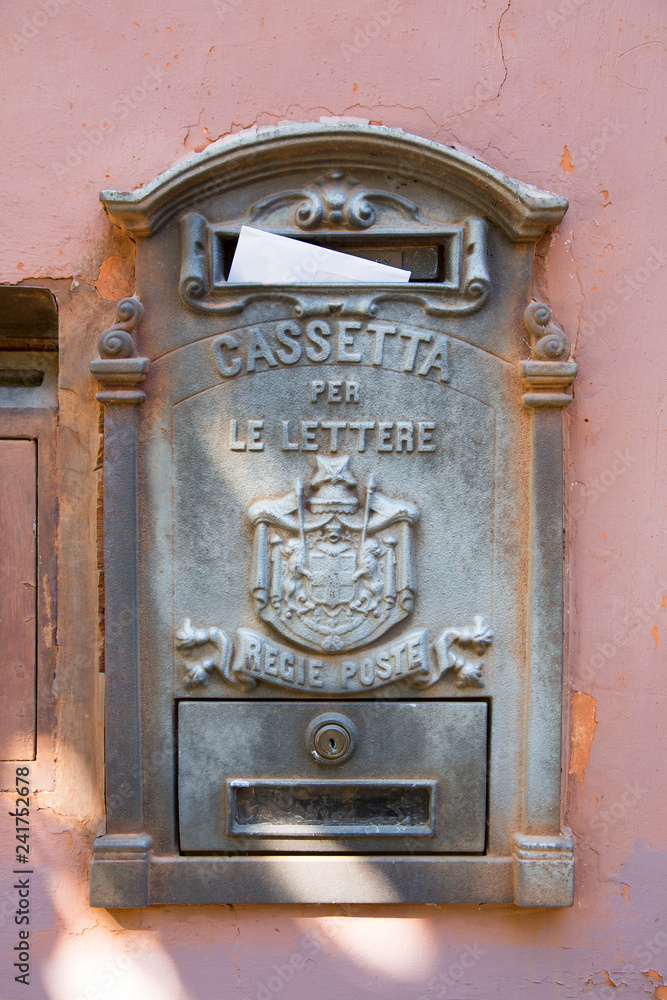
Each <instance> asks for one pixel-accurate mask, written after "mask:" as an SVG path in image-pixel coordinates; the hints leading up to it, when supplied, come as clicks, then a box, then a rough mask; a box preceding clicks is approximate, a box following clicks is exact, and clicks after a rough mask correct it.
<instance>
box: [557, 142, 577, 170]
mask: <svg viewBox="0 0 667 1000" xmlns="http://www.w3.org/2000/svg"><path fill="white" fill-rule="evenodd" d="M560 165H561V167H562V168H563V170H564V171H565V173H566V174H573V173H574V163H573V162H572V157H571V156H570V150H569V149H568V148H567V146H563V157H562V159H561V161H560Z"/></svg>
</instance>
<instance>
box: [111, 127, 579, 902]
mask: <svg viewBox="0 0 667 1000" xmlns="http://www.w3.org/2000/svg"><path fill="white" fill-rule="evenodd" d="M101 197H102V203H103V205H104V208H105V210H106V212H107V213H108V215H109V217H110V218H111V220H112V221H113V222H114V223H115V224H116V225H118V226H120V227H121V228H122V229H123V230H124V232H125V233H126V234H127V235H128V236H130V237H131V238H132V239H134V240H135V241H136V256H137V261H136V264H137V270H136V273H137V294H136V295H135V296H133V297H131V298H128V299H124V300H122V301H121V302H120V303H119V305H118V319H117V321H116V322H115V323H114V324H113V325H112V326H111V327H110V328H109V329H107V330H105V331H103V332H102V333H101V335H100V338H99V342H98V352H97V356H96V357H95V358H93V359H92V361H91V371H92V374H93V376H94V378H95V379H96V381H97V384H98V390H99V391H98V393H97V399H98V400H99V402H100V404H101V406H102V407H103V409H104V449H103V454H104V470H103V473H104V474H103V481H104V498H103V502H104V602H105V608H104V612H105V628H104V633H105V669H106V688H105V690H106V708H105V727H106V749H105V761H106V832H105V833H104V834H103V835H102V836H100V837H99V838H98V839H97V841H96V843H95V848H94V856H93V861H92V866H91V901H92V902H93V904H94V905H98V906H114V907H117V906H118V907H127V906H145V905H148V904H150V903H155V904H167V903H169V904H172V903H179V902H180V903H235V902H240V903H252V902H339V903H346V902H382V901H387V902H389V901H390V902H398V901H402V902H406V903H408V902H415V903H417V902H442V903H444V902H447V901H448V900H457V901H468V902H473V901H475V902H503V901H505V902H506V901H510V900H512V901H514V902H515V903H517V904H518V905H522V906H566V905H571V903H572V898H573V896H572V885H573V881H572V879H573V862H572V840H571V837H570V835H569V832H568V831H566V830H562V829H561V824H560V814H561V809H560V806H561V798H560V797H561V742H560V740H561V698H562V621H563V591H562V554H563V548H562V546H563V517H562V508H563V492H562V420H563V411H564V408H565V407H566V406H567V404H568V403H569V401H570V398H571V397H570V396H569V394H568V392H567V391H566V389H567V387H568V386H569V385H570V383H571V382H572V381H573V379H574V377H575V374H576V365H575V364H574V362H573V361H572V359H571V357H570V343H569V340H568V338H567V335H566V334H565V332H564V331H563V330H562V329H561V328H560V326H559V325H558V324H557V322H556V319H555V317H554V316H553V315H552V312H551V309H550V308H549V306H548V305H547V304H546V303H543V302H538V301H535V300H533V299H532V297H531V288H532V268H533V252H534V244H535V242H536V241H537V240H538V239H540V238H541V237H542V236H543V234H544V233H545V232H546V231H547V230H548V229H549V228H550V227H552V226H555V225H557V224H558V223H559V221H560V219H561V218H562V216H563V214H564V212H565V210H566V208H567V202H566V201H565V199H563V198H560V197H558V196H556V195H551V194H549V193H547V192H542V191H538V190H537V189H536V188H534V187H532V186H530V185H524V184H522V183H520V182H519V181H513V180H511V179H508V178H506V177H504V176H503V175H501V174H499V173H497V172H496V171H494V170H493V169H492V168H490V167H488V166H486V165H485V164H482V163H480V162H479V161H477V160H474V159H472V158H471V157H468V156H465V155H463V154H462V153H459V152H458V151H456V150H454V149H451V148H447V147H442V146H438V145H437V144H435V143H432V142H429V141H427V140H425V139H420V138H417V137H415V136H408V135H405V134H404V133H402V132H400V131H394V130H391V129H384V128H381V127H376V126H365V125H361V124H349V123H348V124H344V123H341V124H337V123H334V124H332V123H328V124H327V123H323V124H317V125H293V126H289V127H281V128H277V129H269V130H259V131H258V132H256V133H252V134H241V135H240V136H237V137H234V138H233V139H230V140H228V141H225V142H224V143H221V144H220V145H219V146H215V147H214V146H211V147H209V148H208V149H207V150H206V151H205V152H204V153H203V154H201V155H197V156H195V157H194V158H193V159H191V160H188V161H185V162H184V163H182V164H179V165H178V166H177V167H175V168H174V169H172V170H170V171H168V172H167V173H166V174H165V175H163V176H162V177H160V178H157V180H155V181H154V182H152V183H151V184H150V185H148V186H147V187H146V188H144V189H141V190H139V191H135V192H130V193H128V192H123V191H105V192H103V193H102V196H101ZM253 248H254V249H253ZM281 254H283V255H284V258H283V257H281ZM271 255H273V256H271ZM288 262H289V265H288ZM351 871H355V872H357V875H358V876H359V877H354V878H351V877H349V872H351ZM345 873H348V874H345Z"/></svg>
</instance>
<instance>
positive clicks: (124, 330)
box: [97, 297, 144, 358]
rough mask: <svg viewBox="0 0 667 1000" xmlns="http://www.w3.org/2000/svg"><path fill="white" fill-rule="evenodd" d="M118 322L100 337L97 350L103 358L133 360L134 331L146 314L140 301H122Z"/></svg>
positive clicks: (119, 305) (118, 309) (130, 299)
mask: <svg viewBox="0 0 667 1000" xmlns="http://www.w3.org/2000/svg"><path fill="white" fill-rule="evenodd" d="M116 312H117V315H118V320H117V322H116V323H114V325H113V326H110V327H109V329H108V330H105V331H104V333H102V334H101V335H100V338H99V340H98V341H97V348H98V350H99V352H100V357H101V358H131V357H133V356H134V340H133V338H132V331H133V330H134V329H135V328H136V326H137V325H138V323H139V321H140V320H141V317H142V316H143V314H144V307H143V306H142V304H141V302H139V300H138V299H135V298H133V297H129V298H126V299H121V300H120V302H119V303H118V308H117V310H116Z"/></svg>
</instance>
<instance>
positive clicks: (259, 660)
mask: <svg viewBox="0 0 667 1000" xmlns="http://www.w3.org/2000/svg"><path fill="white" fill-rule="evenodd" d="M492 641H493V632H492V631H491V629H490V628H489V627H488V625H487V624H486V622H485V621H484V619H483V618H481V617H480V616H479V615H475V616H474V618H473V624H472V625H466V626H463V627H462V628H449V629H445V630H444V632H443V633H442V634H441V636H440V638H439V639H437V640H436V641H435V642H434V643H433V650H434V653H435V656H432V655H431V656H430V655H429V646H430V643H429V635H428V632H427V630H426V629H418V630H416V631H413V632H408V633H407V634H405V635H403V636H401V637H400V638H399V639H396V640H394V641H393V642H390V643H387V644H385V645H382V646H376V647H374V648H372V649H367V650H362V651H361V652H359V653H358V654H356V655H355V656H352V655H346V656H340V657H335V656H334V657H326V659H325V658H323V657H321V656H318V655H317V654H311V653H304V652H302V651H299V650H295V649H291V648H290V647H288V646H284V645H282V644H281V643H278V642H275V641H274V640H273V639H270V638H267V637H266V636H265V635H261V634H260V633H259V632H255V631H253V630H252V629H247V628H240V629H238V631H237V633H236V641H235V642H234V641H233V640H232V639H231V638H230V636H228V635H227V634H226V633H225V632H223V631H222V629H219V628H217V627H216V626H211V627H208V628H196V627H195V626H193V624H192V622H191V620H190V619H189V618H186V620H185V621H184V622H183V624H182V625H181V626H180V627H179V628H178V629H177V630H176V643H175V645H176V649H177V651H178V652H179V653H180V654H182V667H183V670H184V676H183V686H184V687H185V688H186V689H192V688H197V687H207V686H208V684H209V680H210V675H211V673H213V671H216V672H217V673H218V674H220V676H221V677H222V678H223V679H224V680H225V681H226V682H227V683H228V684H232V685H234V686H235V687H242V688H245V689H246V690H247V689H250V688H253V687H255V686H256V684H257V682H258V681H262V682H264V683H265V684H273V685H277V686H278V687H281V688H286V689H289V690H290V691H294V692H295V693H299V692H301V693H304V692H305V693H307V694H313V695H348V694H359V693H363V692H368V691H372V690H374V689H375V688H380V687H384V686H386V685H387V684H393V683H395V682H397V681H408V682H409V683H411V684H412V685H413V686H415V687H421V688H424V687H430V686H431V685H432V684H435V683H436V681H439V680H440V678H441V677H442V676H443V674H445V673H446V672H447V671H449V670H452V671H453V672H454V674H455V676H456V683H457V686H458V687H466V686H473V687H484V680H483V678H482V671H483V666H484V664H483V663H482V662H481V661H473V660H469V659H467V658H466V657H465V656H464V655H462V653H463V652H464V651H466V652H467V649H466V647H472V649H473V650H474V652H475V653H476V654H477V656H482V655H483V654H484V653H485V652H486V650H487V649H488V647H489V645H490V644H491V642H492ZM203 646H208V647H209V650H210V655H208V656H202V652H201V651H200V648H201V647H203ZM193 650H197V653H198V655H197V658H193V657H192V656H190V655H189V653H190V652H191V651H193ZM468 655H469V654H468Z"/></svg>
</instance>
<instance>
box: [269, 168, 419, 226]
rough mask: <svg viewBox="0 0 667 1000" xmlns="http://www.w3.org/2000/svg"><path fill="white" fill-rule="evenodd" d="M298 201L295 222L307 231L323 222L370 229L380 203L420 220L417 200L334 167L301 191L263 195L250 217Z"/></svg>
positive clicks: (331, 224)
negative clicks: (365, 183)
mask: <svg viewBox="0 0 667 1000" xmlns="http://www.w3.org/2000/svg"><path fill="white" fill-rule="evenodd" d="M294 202H296V203H297V204H296V207H295V210H294V224H295V225H296V226H298V227H299V229H306V230H311V229H316V228H317V227H318V226H322V225H327V226H343V227H347V228H349V229H369V228H370V227H371V226H372V225H373V224H374V223H375V222H376V220H377V210H376V205H377V206H379V205H386V206H387V207H389V208H393V209H394V210H398V211H400V212H402V213H404V214H405V215H406V216H407V217H408V218H411V219H417V220H418V219H419V208H418V206H417V205H415V203H414V202H412V201H408V199H407V198H402V197H401V196H400V195H397V194H392V193H391V192H390V191H369V190H367V189H366V188H363V187H362V186H361V184H360V182H359V181H356V180H354V179H353V178H351V177H346V176H345V175H344V174H343V172H342V171H341V170H332V171H331V172H330V173H328V174H327V175H326V177H320V178H318V180H316V181H315V183H314V184H312V185H311V186H310V187H307V188H304V189H302V190H300V191H281V192H280V193H279V194H274V195H270V196H269V197H268V198H263V199H262V200H261V201H258V202H257V203H256V204H255V205H253V207H252V209H251V212H250V218H251V219H252V220H253V221H257V220H258V219H260V218H262V217H264V216H266V215H269V214H271V213H272V212H275V211H277V210H278V209H280V208H284V207H286V206H288V205H291V204H293V203H294Z"/></svg>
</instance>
